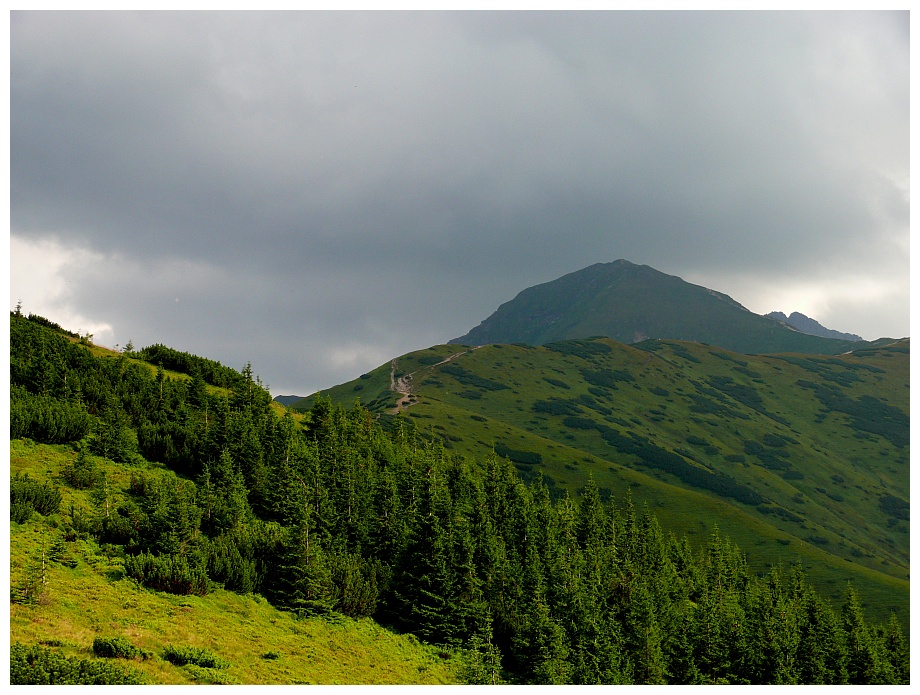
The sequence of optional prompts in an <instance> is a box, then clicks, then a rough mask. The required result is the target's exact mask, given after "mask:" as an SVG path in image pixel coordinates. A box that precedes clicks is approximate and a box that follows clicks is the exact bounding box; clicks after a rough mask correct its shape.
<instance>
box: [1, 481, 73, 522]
mask: <svg viewBox="0 0 920 695" xmlns="http://www.w3.org/2000/svg"><path fill="white" fill-rule="evenodd" d="M16 505H20V506H26V507H29V508H30V509H32V510H34V511H36V512H38V513H39V514H41V515H42V516H48V515H49V514H56V513H57V511H58V510H59V509H60V508H61V491H60V490H58V489H57V488H56V487H54V486H53V485H51V484H50V483H40V482H38V481H37V480H33V479H32V478H30V477H29V474H28V473H24V474H22V475H20V474H19V473H17V474H16V475H14V476H13V477H12V478H10V514H11V515H12V512H13V507H14V506H16ZM18 513H19V514H20V516H21V515H22V514H24V511H23V510H21V509H20V510H19V512H18ZM26 518H28V517H26ZM20 523H21V522H20Z"/></svg>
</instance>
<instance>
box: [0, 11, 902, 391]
mask: <svg viewBox="0 0 920 695" xmlns="http://www.w3.org/2000/svg"><path fill="white" fill-rule="evenodd" d="M907 25H908V16H907V14H906V13H831V14H824V13H572V14H566V13H270V14H258V13H255V14H253V13H246V14H234V13H227V14H223V13H221V14H212V13H139V14H129V13H76V14H74V13H14V14H13V15H12V17H11V91H10V94H11V116H10V120H11V221H12V233H13V235H14V236H15V237H17V238H19V239H23V240H32V241H35V240H39V239H46V238H53V239H56V240H57V241H58V242H59V244H60V245H61V248H62V249H65V250H66V249H67V248H74V249H77V248H83V249H89V250H92V251H95V252H97V253H99V254H101V257H100V259H99V262H98V266H97V268H96V269H95V270H96V272H90V273H86V272H85V269H84V272H83V273H82V274H81V273H79V272H78V270H77V269H70V270H67V269H66V268H65V270H64V271H62V272H68V273H70V275H69V276H68V277H70V278H75V280H73V281H72V282H71V283H70V284H69V288H70V289H69V296H68V298H67V301H68V302H69V305H70V306H71V307H73V308H74V309H75V310H76V309H79V310H80V311H81V312H82V314H83V315H90V314H92V315H93V316H97V317H98V320H100V321H107V322H109V323H110V324H111V325H112V326H113V330H114V333H115V335H116V336H117V337H118V339H120V340H121V341H122V342H124V341H125V340H127V338H128V337H132V338H133V339H134V340H135V342H152V340H145V339H144V338H141V336H145V337H146V336H150V335H152V334H154V333H156V334H157V336H159V337H155V338H153V339H155V340H161V341H163V342H167V343H168V344H171V345H174V346H176V347H179V348H181V349H194V350H197V351H199V352H201V353H203V354H207V355H209V356H213V357H216V358H218V359H222V360H223V361H224V362H225V363H230V364H232V365H234V366H238V365H239V364H241V363H242V362H243V361H245V360H247V359H251V360H252V362H253V366H254V369H255V370H256V371H257V372H259V373H261V374H262V375H263V377H265V378H266V380H267V381H268V382H269V383H270V384H272V385H273V387H274V386H275V385H277V386H278V388H280V389H281V390H298V391H307V390H311V389H313V388H318V387H320V386H328V385H331V384H334V383H337V382H339V381H342V380H345V379H347V378H352V377H353V376H355V375H356V374H357V373H360V372H361V371H364V370H366V369H367V368H369V367H372V366H376V364H379V363H380V362H382V361H384V360H386V359H388V358H389V357H392V356H395V355H398V354H400V353H402V352H405V351H407V350H409V349H415V348H421V347H426V346H427V345H429V344H432V343H436V342H443V341H446V340H447V339H449V338H453V337H456V336H457V335H460V334H462V333H464V332H466V331H467V330H468V329H469V328H470V327H472V326H473V325H475V324H476V323H478V322H479V321H480V320H482V319H483V318H485V316H486V315H487V314H488V313H490V312H491V311H492V310H494V309H495V308H496V307H497V306H498V304H499V303H501V302H503V301H506V300H507V299H510V298H511V296H513V295H514V294H515V293H516V292H517V291H519V290H521V289H523V288H524V287H526V286H529V285H532V284H535V283H537V282H544V281H547V280H551V279H553V278H555V277H557V276H559V275H561V274H562V273H565V272H570V271H572V270H576V269H578V268H580V267H583V266H586V265H589V264H591V263H594V262H598V261H610V260H615V259H616V258H621V257H622V258H627V259H629V260H633V261H635V262H640V263H648V264H650V265H653V266H654V267H657V268H659V269H661V270H664V271H665V272H671V273H675V274H680V275H694V277H711V278H712V281H711V282H707V283H704V284H708V285H709V286H711V287H714V288H716V289H719V290H722V291H726V292H729V293H732V287H726V286H725V285H724V284H722V285H720V284H718V282H719V280H720V279H723V280H724V281H725V282H729V280H731V279H732V278H745V279H747V280H751V281H752V282H754V284H757V283H759V285H758V286H761V285H766V284H768V282H767V281H768V280H769V279H770V278H775V281H776V282H786V283H791V284H793V285H794V284H795V283H802V284H803V287H804V286H805V285H807V284H808V283H811V285H815V284H818V285H820V284H821V282H823V280H824V279H827V278H834V277H840V276H849V275H851V276H853V277H856V278H857V279H858V278H863V279H865V278H869V279H871V278H872V277H876V276H880V277H883V278H886V279H890V278H892V277H897V278H901V286H900V287H901V289H902V290H903V292H902V294H903V296H898V297H897V301H896V302H894V303H895V304H897V306H896V308H895V309H894V310H890V307H891V306H892V303H893V300H892V299H891V297H890V296H888V295H884V292H882V295H884V296H882V298H881V299H880V300H879V301H885V302H886V303H887V307H888V308H889V314H888V316H889V318H890V324H891V327H885V328H883V327H881V326H879V328H878V330H879V331H882V332H884V331H887V332H888V333H891V334H894V333H900V334H904V333H906V332H907V323H906V299H907V298H906V287H907V262H906V258H905V257H904V250H905V249H906V245H907V229H908V213H909V209H908V199H907V179H908V157H907V143H908V133H909V124H908V96H909V89H908V58H907V57H908V47H909V38H908V35H907ZM15 260H16V259H15V258H14V262H15ZM755 281H756V282H755ZM811 285H809V286H811ZM737 286H738V287H739V288H740V287H742V286H744V283H741V282H739V284H738V285H737ZM15 292H16V289H15V288H13V293H14V294H15ZM828 292H830V290H828ZM180 294H181V296H179V295H180ZM758 296H760V295H758ZM736 298H738V299H741V300H742V301H745V302H747V303H750V302H751V300H750V299H745V298H744V297H736ZM176 300H178V301H176ZM14 301H15V298H14ZM61 301H63V300H61ZM764 301H767V300H764ZM838 305H839V302H838ZM26 308H28V307H26ZM751 308H755V307H753V306H752V307H751ZM757 308H758V309H760V307H757ZM771 309H784V310H786V311H787V312H788V311H793V310H800V309H801V307H798V306H787V307H780V306H768V307H764V308H762V310H763V311H767V310H771ZM876 313H877V314H878V312H876ZM882 313H884V312H882ZM819 318H821V317H819ZM833 327H835V328H840V329H841V330H850V331H856V332H863V333H867V332H869V329H868V328H861V327H860V326H854V325H849V324H846V325H839V326H833ZM867 337H876V336H867ZM273 390H275V391H276V392H277V390H276V389H274V388H273Z"/></svg>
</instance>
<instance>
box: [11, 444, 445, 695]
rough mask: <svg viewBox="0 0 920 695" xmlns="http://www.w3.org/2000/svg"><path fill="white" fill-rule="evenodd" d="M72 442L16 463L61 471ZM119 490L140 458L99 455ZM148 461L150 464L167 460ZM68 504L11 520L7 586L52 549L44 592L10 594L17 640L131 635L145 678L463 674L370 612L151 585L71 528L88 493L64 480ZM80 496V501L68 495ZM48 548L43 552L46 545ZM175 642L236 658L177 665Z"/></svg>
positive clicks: (29, 469)
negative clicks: (329, 611)
mask: <svg viewBox="0 0 920 695" xmlns="http://www.w3.org/2000/svg"><path fill="white" fill-rule="evenodd" d="M75 457H76V453H75V452H74V450H73V448H72V447H70V446H69V445H43V444H34V443H31V442H29V441H27V440H16V441H13V442H12V443H11V458H10V467H11V473H14V474H16V473H27V474H28V475H29V476H30V477H31V478H33V479H37V480H47V481H54V480H56V478H57V476H58V475H59V472H60V470H61V469H62V467H63V466H64V465H65V464H66V463H68V462H72V461H73V459H74V458H75ZM93 459H94V462H95V463H96V465H97V466H99V468H100V469H101V470H104V471H105V472H106V474H107V475H108V478H109V481H110V483H111V485H112V489H113V490H114V489H120V488H122V487H124V486H126V485H127V482H128V480H129V478H130V477H131V475H132V473H137V472H138V466H137V465H134V466H127V465H122V464H116V463H114V462H112V461H108V460H107V459H103V458H98V457H93ZM160 467H161V466H159V465H158V464H149V465H148V468H151V469H152V468H160ZM60 490H61V493H62V497H63V499H62V503H61V511H60V513H59V514H56V515H53V516H51V517H49V518H47V519H45V520H42V519H40V518H38V517H37V515H33V519H31V520H29V521H27V522H26V523H23V524H19V523H16V522H12V523H11V528H10V586H11V589H13V590H14V591H15V590H16V589H17V588H18V587H20V586H22V585H23V583H24V582H26V580H27V576H28V574H29V573H30V572H34V571H35V568H36V566H37V565H39V564H40V563H41V559H42V557H43V554H44V555H45V556H46V557H47V556H48V555H49V554H50V551H51V548H52V546H54V544H55V541H57V542H58V543H59V547H60V548H61V549H62V553H61V556H60V557H59V559H58V560H57V561H51V562H48V563H47V564H46V568H47V574H46V580H47V583H46V585H45V587H44V591H43V593H42V596H41V597H40V599H39V600H38V601H37V602H36V603H32V604H20V603H12V604H11V606H10V641H11V642H22V643H24V644H29V645H35V644H44V645H47V646H49V647H50V648H52V649H54V650H55V651H58V652H60V653H62V654H64V655H67V656H69V657H76V658H80V659H92V658H93V651H92V645H93V641H94V639H95V638H96V637H106V638H112V637H119V638H123V639H127V640H129V641H130V642H131V643H132V644H134V645H135V646H136V647H138V648H139V649H141V650H144V651H146V652H148V653H149V654H150V655H151V656H150V658H148V659H145V660H129V661H124V660H121V659H118V660H112V659H107V660H106V661H109V662H111V661H117V662H119V665H120V666H128V667H129V668H132V669H134V670H136V671H138V672H139V673H140V674H141V677H142V678H143V679H144V680H145V681H146V682H149V683H160V684H191V683H241V684H260V685H267V684H292V683H323V684H335V683H347V684H377V683H388V684H397V683H406V684H409V683H418V684H440V683H455V682H457V681H458V679H457V676H456V671H457V669H458V668H459V661H458V658H457V657H456V656H454V655H453V654H452V653H450V652H449V651H445V650H444V649H435V648H434V647H431V646H428V645H423V644H421V643H419V642H418V641H417V640H416V639H415V638H414V637H413V636H411V635H397V634H394V633H392V632H390V631H388V630H386V629H384V628H382V627H380V626H379V625H377V624H376V623H375V622H373V621H372V620H370V619H361V620H353V619H350V618H346V617H344V616H336V617H335V619H329V618H326V619H321V618H301V619H297V618H295V617H294V616H293V615H292V614H291V613H288V612H285V611H279V610H276V609H275V608H273V607H272V606H271V605H269V603H268V602H267V601H266V600H265V599H264V598H262V597H260V596H254V595H245V596H242V595H239V594H236V593H233V592H230V591H225V590H222V589H217V590H214V591H212V592H209V593H208V594H207V595H206V596H176V595H173V594H167V593H164V592H158V591H151V590H147V589H144V588H142V587H140V586H139V585H138V583H137V582H135V581H134V580H132V579H129V578H126V577H125V575H124V559H123V558H122V557H120V556H119V555H118V554H117V552H114V550H113V549H112V548H108V549H107V548H105V547H100V546H99V545H97V544H96V543H95V542H94V541H92V540H90V539H87V538H65V537H64V536H63V533H62V531H61V530H59V528H60V527H62V526H63V524H61V523H60V522H61V521H62V520H63V517H65V516H70V515H71V514H77V515H78V516H79V515H80V514H81V513H82V514H89V513H90V510H91V509H93V508H94V507H95V505H94V504H93V502H92V501H91V500H90V495H89V492H87V491H80V490H74V489H72V488H69V487H67V486H66V485H61V486H60ZM71 505H72V506H71ZM43 550H44V553H43ZM168 645H174V646H180V647H193V648H201V649H207V650H208V651H210V652H212V653H213V654H215V655H217V656H218V657H220V658H221V659H223V660H225V661H227V662H229V666H228V667H227V668H226V669H212V668H201V667H196V666H194V665H187V666H184V667H180V666H175V665H173V664H172V663H169V662H168V661H166V660H165V659H164V658H163V652H164V649H165V648H166V647H167V646H168Z"/></svg>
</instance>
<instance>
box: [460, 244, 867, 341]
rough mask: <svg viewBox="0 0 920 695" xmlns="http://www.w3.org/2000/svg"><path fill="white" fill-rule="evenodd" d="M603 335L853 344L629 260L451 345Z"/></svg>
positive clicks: (528, 299)
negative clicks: (762, 313) (801, 327)
mask: <svg viewBox="0 0 920 695" xmlns="http://www.w3.org/2000/svg"><path fill="white" fill-rule="evenodd" d="M592 336H606V337H608V338H612V339H614V340H617V341H620V342H623V343H635V342H640V341H642V340H647V339H650V338H662V339H671V340H685V341H691V342H698V343H709V344H712V345H717V346H719V347H723V348H726V349H728V350H733V351H735V352H746V353H768V352H806V353H820V354H833V353H837V352H843V351H844V350H846V349H850V348H851V347H852V344H850V343H848V342H846V341H843V340H830V339H827V338H821V337H818V336H815V335H809V334H807V332H803V331H798V330H794V329H792V328H790V326H789V325H788V323H786V322H783V323H778V322H777V321H776V320H774V319H772V318H768V317H765V316H760V315H759V314H755V313H753V312H751V311H748V309H746V308H745V307H744V306H742V305H741V304H740V303H738V302H736V301H735V300H734V299H732V298H731V297H729V296H728V295H727V294H723V293H721V292H717V291H715V290H712V289H709V288H707V287H702V286H700V285H694V284H691V283H689V282H686V281H684V280H683V279H681V278H679V277H677V276H676V275H668V274H666V273H662V272H661V271H658V270H655V269H654V268H652V267H651V266H647V265H637V264H635V263H631V262H630V261H627V260H625V259H622V258H621V259H618V260H616V261H613V262H609V263H595V264H593V265H590V266H588V267H586V268H583V269H581V270H577V271H575V272H572V273H568V274H567V275H563V276H562V277H560V278H558V279H556V280H553V281H551V282H546V283H542V284H539V285H535V286H533V287H529V288H527V289H525V290H523V291H522V292H520V293H519V294H518V295H517V296H516V297H515V298H514V299H512V300H511V301H509V302H505V303H504V304H502V305H501V306H500V307H499V308H498V309H497V310H496V311H495V313H493V314H492V315H491V316H490V317H488V318H487V319H486V320H485V321H483V322H482V323H480V324H479V326H477V327H475V328H473V329H472V330H471V331H469V332H468V333H467V334H466V335H463V336H461V337H459V338H455V339H454V340H451V341H450V342H451V343H460V344H465V345H485V344H489V343H525V344H529V345H543V344H546V343H550V342H554V341H558V340H569V339H578V338H589V337H592Z"/></svg>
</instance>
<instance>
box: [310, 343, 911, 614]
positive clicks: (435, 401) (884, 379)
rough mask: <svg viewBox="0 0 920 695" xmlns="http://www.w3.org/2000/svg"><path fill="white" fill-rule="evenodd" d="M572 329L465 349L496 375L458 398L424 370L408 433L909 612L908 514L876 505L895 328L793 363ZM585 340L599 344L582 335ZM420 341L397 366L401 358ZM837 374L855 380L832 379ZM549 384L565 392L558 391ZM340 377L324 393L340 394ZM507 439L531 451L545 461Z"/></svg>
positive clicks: (885, 477) (836, 591)
mask: <svg viewBox="0 0 920 695" xmlns="http://www.w3.org/2000/svg"><path fill="white" fill-rule="evenodd" d="M576 342H577V348H575V349H572V350H567V349H565V346H564V345H563V344H559V345H554V346H552V349H550V347H523V346H513V345H505V346H503V347H502V348H501V349H498V346H484V347H481V348H479V349H476V350H473V351H467V352H465V353H463V354H461V355H459V356H458V357H456V358H455V359H454V360H453V361H452V362H451V364H453V365H455V366H460V367H462V368H463V369H464V370H465V372H466V373H475V374H480V375H482V376H483V377H484V378H488V379H492V380H495V381H499V382H501V383H503V384H506V385H508V386H509V388H508V389H506V390H500V391H492V392H486V391H482V392H480V396H481V397H480V398H479V399H478V400H476V401H471V400H469V399H466V398H463V397H462V396H460V394H459V392H461V391H462V390H463V388H462V385H460V384H458V383H457V382H455V381H454V380H453V378H452V377H451V375H450V374H445V373H444V372H443V368H442V367H443V366H442V367H439V366H432V367H430V368H429V369H428V370H426V371H423V372H417V373H416V375H415V377H414V379H413V396H414V397H415V398H416V399H417V404H415V405H412V406H411V407H410V408H409V409H408V411H406V412H407V413H408V414H410V415H412V416H413V420H414V421H416V422H417V423H418V426H419V436H421V437H422V438H426V439H429V440H432V441H439V442H440V443H441V444H442V445H443V446H444V447H445V449H447V450H448V451H450V452H452V453H456V454H459V455H464V456H467V457H470V458H471V459H474V460H482V459H483V458H484V457H486V456H488V455H489V454H490V453H491V452H492V451H495V452H496V453H499V455H503V454H504V455H505V456H508V457H509V458H511V460H512V462H513V463H514V464H515V467H516V468H517V469H518V473H519V475H520V476H521V478H522V479H523V480H525V481H528V482H530V481H538V480H552V481H553V486H552V487H551V490H552V491H553V494H554V495H561V494H562V493H563V492H564V491H566V490H567V491H568V492H569V494H572V495H577V494H578V491H579V490H580V489H582V488H583V487H584V485H585V484H586V482H587V479H588V477H589V476H593V477H594V479H595V480H596V482H597V484H598V486H600V487H602V488H609V489H610V490H612V491H613V495H614V497H615V498H621V497H622V496H623V495H625V494H626V493H627V491H631V493H632V494H633V496H634V497H635V498H636V499H637V500H639V501H641V502H647V503H648V504H649V506H650V508H652V509H654V511H655V514H656V516H657V517H658V518H659V519H660V520H661V522H662V523H663V524H665V525H667V526H669V527H671V528H680V529H686V531H687V533H688V534H689V535H690V540H691V544H693V545H694V546H696V544H698V543H699V542H701V540H702V539H703V538H705V535H706V533H707V532H709V531H711V529H712V528H713V526H714V525H718V526H719V528H721V529H723V530H724V531H725V532H727V533H729V534H730V535H731V537H732V539H734V540H735V541H736V542H738V543H739V544H740V545H741V547H742V548H743V550H744V552H745V554H746V556H747V558H748V561H749V563H750V564H751V566H752V567H753V568H755V569H756V571H757V572H758V573H767V572H769V571H770V568H771V567H773V566H775V565H777V564H780V563H790V562H801V563H802V565H803V567H804V568H806V569H807V571H808V573H809V577H810V578H811V581H813V582H814V583H815V585H816V586H817V587H819V589H820V590H821V591H822V593H823V595H824V596H825V597H827V598H829V599H833V600H841V599H842V598H843V594H842V593H841V592H842V589H841V587H842V586H845V585H846V583H847V582H851V583H852V584H853V585H854V586H855V587H857V588H858V589H859V591H860V594H861V595H862V596H864V597H866V598H867V610H868V611H869V613H870V614H871V615H872V616H873V618H874V619H876V620H885V619H886V618H887V613H888V611H889V610H896V611H898V614H899V615H900V617H901V618H902V619H905V618H906V616H907V615H908V610H909V591H908V586H909V584H908V581H907V578H908V575H909V533H908V523H907V522H906V513H907V512H906V509H905V511H901V512H898V513H899V514H901V515H902V516H900V517H899V516H898V515H897V514H892V513H889V512H891V511H892V509H893V507H891V502H890V501H889V502H887V504H886V505H885V506H883V505H882V503H881V502H880V500H882V499H886V500H887V499H888V498H887V497H885V496H886V495H889V496H892V497H894V498H897V499H903V500H907V499H908V489H909V459H908V455H907V453H908V452H907V438H908V422H909V421H908V417H907V413H908V390H907V388H906V387H905V385H906V384H907V383H908V381H909V361H908V353H906V352H904V350H905V349H906V347H907V345H908V343H907V342H906V341H904V342H900V343H895V344H891V345H887V346H876V347H873V348H871V350H870V351H869V354H866V352H867V351H865V350H857V351H855V352H853V353H852V354H846V355H840V356H836V357H820V356H808V357H807V359H806V357H801V359H802V360H804V364H805V365H807V368H805V367H802V366H800V364H799V363H798V361H799V359H800V358H799V357H797V356H788V355H782V356H756V355H743V356H742V355H736V354H733V353H730V352H727V351H725V350H720V349H717V348H713V347H707V346H703V345H697V344H692V343H677V342H675V341H664V340H662V341H646V342H644V343H640V344H637V345H634V346H628V345H623V344H621V343H615V342H613V341H610V340H606V339H595V340H593V341H591V340H579V341H576ZM591 343H596V344H598V345H603V346H604V347H603V348H599V349H591V348H586V347H585V345H590V344H591ZM560 346H562V349H560ZM452 349H455V346H450V345H448V346H436V347H435V348H432V349H431V350H435V351H437V352H438V354H445V355H446V354H448V353H449V351H451V350H452ZM426 352H428V351H421V352H420V353H410V354H409V355H406V356H404V357H401V358H399V359H398V360H396V362H397V363H398V364H403V362H406V363H407V364H410V365H413V364H415V360H416V355H419V354H424V353H426ZM688 356H689V357H692V358H693V359H692V360H691V359H687V357H688ZM790 358H791V359H790ZM854 365H856V366H855V367H854ZM410 369H411V368H410ZM742 370H744V371H742ZM817 373H820V374H823V375H824V376H823V377H822V379H821V382H822V384H823V385H822V389H827V390H829V391H830V392H832V393H833V394H835V395H836V400H829V399H828V397H827V396H826V393H825V391H824V390H822V389H817V390H816V389H815V388H813V387H810V386H808V385H806V384H803V383H802V382H807V384H814V383H817V382H815V381H814V379H815V376H814V375H815V374H817ZM843 373H854V374H858V375H859V381H851V382H849V383H850V385H849V386H847V387H840V386H839V384H838V376H839V375H840V374H843ZM601 375H603V378H602V377H601ZM620 375H629V376H628V377H626V378H618V377H620ZM586 377H590V381H589V380H588V379H587V378H586ZM630 378H631V379H633V380H632V381H630V380H629V379H630ZM548 379H554V380H560V381H563V382H564V383H565V384H566V385H567V386H568V387H569V388H568V389H566V390H564V391H562V392H560V390H559V389H558V388H556V387H555V386H554V385H553V384H552V383H551V382H549V381H548ZM592 382H594V383H592ZM600 384H603V385H600ZM349 387H350V384H343V385H342V386H340V387H336V388H335V389H331V390H330V391H329V392H328V395H329V397H331V398H332V399H333V401H334V402H336V403H339V404H342V405H344V406H350V405H351V404H353V402H354V397H353V395H351V394H349ZM834 389H838V390H837V391H834ZM844 393H845V397H844V396H843V395H842V394H844ZM312 402H313V399H307V400H305V401H303V402H302V403H303V404H304V406H306V407H307V408H309V407H310V404H311V403H312ZM828 405H833V406H834V408H835V409H834V410H830V409H829V407H828ZM371 409H372V411H374V410H376V409H374V408H371ZM377 412H380V411H379V410H377ZM381 421H383V420H381ZM448 435H449V436H448ZM886 435H887V436H886ZM504 452H532V453H533V454H539V455H540V458H541V462H540V463H539V464H534V463H533V462H524V461H522V460H521V457H520V456H519V455H514V454H511V455H509V454H507V453H504ZM819 489H821V490H823V492H818V490H819ZM815 538H820V539H822V542H816V541H814V540H813V539H815Z"/></svg>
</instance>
